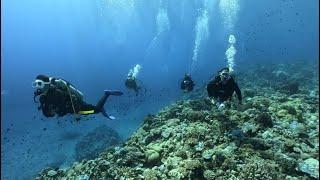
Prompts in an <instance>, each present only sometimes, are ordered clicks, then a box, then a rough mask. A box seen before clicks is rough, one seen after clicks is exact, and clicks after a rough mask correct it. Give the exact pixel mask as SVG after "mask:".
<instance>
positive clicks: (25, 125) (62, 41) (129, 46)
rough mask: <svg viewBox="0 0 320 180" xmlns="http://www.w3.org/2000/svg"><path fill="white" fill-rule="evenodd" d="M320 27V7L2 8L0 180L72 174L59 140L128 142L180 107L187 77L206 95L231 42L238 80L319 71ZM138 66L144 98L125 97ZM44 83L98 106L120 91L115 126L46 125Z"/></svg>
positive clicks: (158, 2) (132, 4)
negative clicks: (275, 69)
mask: <svg viewBox="0 0 320 180" xmlns="http://www.w3.org/2000/svg"><path fill="white" fill-rule="evenodd" d="M318 22H319V1H317V0H308V1H305V0H281V1H280V0H259V1H256V0H180V1H173V0H171V1H170V0H117V1H115V0H81V1H79V0H43V1H39V0H28V1H21V0H20V1H19V0H3V1H1V65H2V66H1V125H2V126H1V140H2V141H1V160H2V161H1V166H2V168H1V179H30V177H31V176H32V175H34V174H36V173H38V172H39V171H40V170H41V169H42V168H44V167H45V166H48V165H52V164H59V165H61V166H69V165H70V164H72V163H73V161H74V159H73V158H74V157H73V155H74V144H75V142H76V140H64V139H61V136H63V134H64V133H66V132H70V131H72V132H78V133H81V134H84V135H85V134H86V133H88V132H90V131H91V130H93V129H94V128H96V127H98V126H101V125H103V124H107V125H108V126H110V127H112V128H114V129H116V130H117V131H118V132H119V134H120V135H121V136H122V137H123V138H127V137H129V136H130V135H131V134H132V133H133V132H134V131H135V130H136V129H137V128H138V127H139V125H140V124H141V123H142V120H143V117H145V116H146V115H147V114H149V113H156V112H157V111H158V110H159V109H161V108H163V107H165V106H166V105H169V104H170V103H172V102H174V101H176V100H178V99H180V98H181V96H182V94H183V93H182V92H181V91H180V90H179V89H178V88H179V86H178V81H179V80H180V78H181V77H183V74H184V73H186V72H190V73H192V75H193V78H194V79H195V81H196V82H197V85H199V86H200V85H201V84H202V83H205V82H206V81H207V80H208V78H209V77H210V76H211V75H212V74H213V73H215V72H216V71H217V70H218V69H220V68H221V67H224V66H226V65H227V59H226V57H225V52H226V50H227V49H228V47H229V42H228V38H229V35H230V34H232V35H234V36H235V37H236V44H235V48H236V55H235V57H234V63H235V67H234V69H235V71H236V70H237V65H240V64H241V65H244V64H250V63H255V62H263V61H270V62H277V61H280V60H281V61H292V60H300V61H311V62H315V63H316V62H318V60H319V51H318V48H319V40H318V39H319V23H318ZM136 64H140V65H141V66H142V69H141V71H140V73H139V76H138V79H140V80H141V81H142V82H143V83H144V85H145V87H146V88H147V89H148V91H147V94H146V95H145V96H138V97H136V96H135V95H134V92H131V91H128V90H127V89H126V88H125V87H124V80H125V78H126V76H127V73H128V72H129V69H131V68H133V67H134V66H135V65H136ZM38 74H47V75H50V76H54V77H61V78H64V79H67V80H68V81H70V82H72V84H74V85H75V86H76V87H77V88H78V89H80V90H81V91H82V92H83V93H84V94H85V99H86V101H87V102H90V103H93V104H95V103H96V101H97V100H98V99H99V98H100V96H101V94H102V92H103V90H104V89H106V88H107V89H119V90H122V91H123V92H124V93H125V94H124V95H123V96H121V97H111V98H110V99H108V101H107V103H106V106H105V107H106V109H107V111H108V112H110V113H111V114H113V115H114V116H116V117H117V120H114V121H110V120H107V119H105V118H104V117H102V116H101V115H100V114H98V115H95V117H96V118H95V119H94V120H91V121H83V122H80V123H79V124H71V123H70V121H71V120H72V117H71V116H68V117H63V118H60V119H59V118H50V119H48V118H45V117H44V116H43V115H42V114H41V112H40V111H37V106H38V105H37V104H34V103H33V99H32V98H33V89H32V87H31V83H32V81H33V80H34V78H35V77H36V76H37V75H38ZM58 121H59V122H61V123H59V124H58V123H57V122H58ZM44 128H45V129H44Z"/></svg>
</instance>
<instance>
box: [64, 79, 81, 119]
mask: <svg viewBox="0 0 320 180" xmlns="http://www.w3.org/2000/svg"><path fill="white" fill-rule="evenodd" d="M65 85H66V86H67V89H68V92H69V97H70V100H71V105H72V109H73V113H74V118H75V120H76V121H78V120H79V119H80V118H79V117H77V115H78V114H77V113H76V109H75V108H74V104H73V100H72V97H71V93H70V89H69V86H68V85H67V84H65Z"/></svg>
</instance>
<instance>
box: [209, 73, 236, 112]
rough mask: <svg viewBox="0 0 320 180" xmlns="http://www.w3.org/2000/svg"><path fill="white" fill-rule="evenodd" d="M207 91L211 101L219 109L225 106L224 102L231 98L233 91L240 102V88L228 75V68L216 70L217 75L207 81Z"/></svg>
mask: <svg viewBox="0 0 320 180" xmlns="http://www.w3.org/2000/svg"><path fill="white" fill-rule="evenodd" d="M207 91H208V95H209V97H210V98H212V101H211V102H212V103H214V104H216V105H217V106H218V108H219V109H223V108H224V107H225V102H226V101H229V100H231V97H232V95H233V93H234V92H236V94H237V97H238V100H239V104H241V103H242V96H241V91H240V88H239V86H238V84H237V83H236V82H235V80H234V78H233V77H232V76H231V75H230V72H229V68H223V69H221V70H220V71H219V72H218V75H217V76H216V77H215V78H214V79H212V80H211V81H210V82H209V83H208V85H207ZM215 101H216V102H215Z"/></svg>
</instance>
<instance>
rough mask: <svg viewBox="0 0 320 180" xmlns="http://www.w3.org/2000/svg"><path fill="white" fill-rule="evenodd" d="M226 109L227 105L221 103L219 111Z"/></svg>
mask: <svg viewBox="0 0 320 180" xmlns="http://www.w3.org/2000/svg"><path fill="white" fill-rule="evenodd" d="M225 107H226V105H225V104H224V103H221V104H220V105H219V106H218V110H222V109H224V108H225Z"/></svg>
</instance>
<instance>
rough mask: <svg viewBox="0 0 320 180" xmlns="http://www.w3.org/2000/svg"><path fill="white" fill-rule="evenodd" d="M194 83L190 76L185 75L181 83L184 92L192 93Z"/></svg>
mask: <svg viewBox="0 0 320 180" xmlns="http://www.w3.org/2000/svg"><path fill="white" fill-rule="evenodd" d="M194 85H195V84H194V82H193V81H192V79H191V75H190V74H185V75H184V78H183V80H182V81H181V84H180V88H181V89H182V90H183V92H190V91H192V90H193V87H194Z"/></svg>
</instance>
